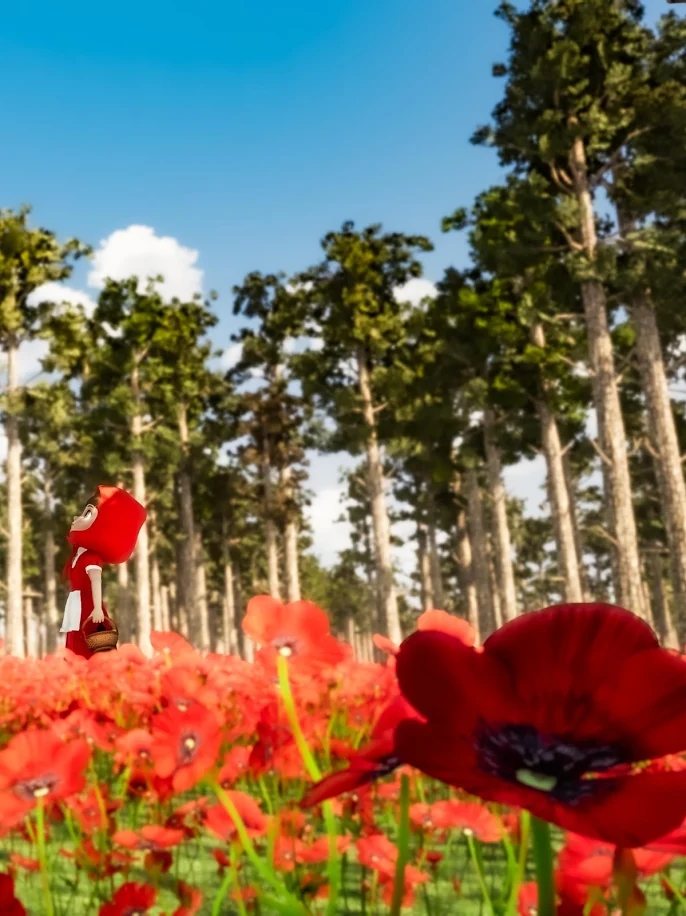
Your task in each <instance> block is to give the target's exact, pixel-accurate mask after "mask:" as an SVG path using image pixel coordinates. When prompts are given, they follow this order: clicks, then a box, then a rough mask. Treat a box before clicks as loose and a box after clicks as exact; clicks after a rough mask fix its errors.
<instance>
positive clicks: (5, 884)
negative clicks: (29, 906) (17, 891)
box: [0, 874, 26, 916]
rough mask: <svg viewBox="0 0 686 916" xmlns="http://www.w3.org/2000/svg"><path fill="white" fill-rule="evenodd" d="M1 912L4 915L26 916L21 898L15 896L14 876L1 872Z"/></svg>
mask: <svg viewBox="0 0 686 916" xmlns="http://www.w3.org/2000/svg"><path fill="white" fill-rule="evenodd" d="M0 913H2V914H3V916H26V910H25V909H24V905H23V904H22V902H21V901H20V900H18V899H17V898H16V897H15V896H14V878H13V877H12V875H3V874H0Z"/></svg>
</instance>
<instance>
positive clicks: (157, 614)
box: [150, 545, 164, 631]
mask: <svg viewBox="0 0 686 916" xmlns="http://www.w3.org/2000/svg"><path fill="white" fill-rule="evenodd" d="M150 588H151V590H152V626H153V629H154V630H158V631H161V630H163V629H164V627H163V625H162V585H161V582H160V561H159V559H158V558H157V551H156V550H155V547H154V545H153V548H152V556H151V561H150Z"/></svg>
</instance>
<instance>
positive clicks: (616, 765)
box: [394, 604, 686, 847]
mask: <svg viewBox="0 0 686 916" xmlns="http://www.w3.org/2000/svg"><path fill="white" fill-rule="evenodd" d="M397 676H398V681H399V684H400V688H401V690H402V692H403V694H404V696H405V697H406V699H407V700H408V702H409V703H411V705H412V706H413V707H414V708H416V709H417V710H418V711H419V712H420V713H421V714H422V715H423V716H424V717H425V719H426V721H425V722H419V721H403V722H401V723H400V724H399V725H398V726H397V728H396V731H395V748H394V750H395V753H396V754H397V756H398V757H399V758H400V760H402V761H403V762H405V763H409V764H411V765H413V766H416V767H417V768H418V769H420V770H422V771H423V772H425V773H427V774H428V775H430V776H433V777H435V778H437V779H440V780H442V781H443V782H446V783H449V784H450V785H454V786H458V787H460V788H462V789H466V790H467V791H468V792H471V793H473V794H475V795H480V796H481V797H482V798H486V799H491V800H493V801H497V802H501V803H504V804H511V805H517V806H520V807H523V808H528V809H529V810H530V811H532V812H533V813H534V814H536V815H537V816H539V817H541V818H543V819H545V820H548V821H551V822H552V823H555V824H559V825H560V826H561V827H564V828H566V829H568V830H572V831H574V832H576V833H580V834H583V835H586V836H591V837H595V838H597V839H601V840H605V841H606V842H609V843H613V844H616V845H619V846H623V847H633V846H644V845H646V844H647V843H649V842H650V841H651V840H653V839H655V838H656V837H659V836H661V835H662V834H664V833H667V831H669V830H670V829H672V828H674V827H676V826H677V825H678V824H679V823H680V822H681V821H682V820H683V818H684V815H686V773H685V772H684V771H681V772H645V771H644V772H641V771H640V770H637V768H636V767H635V766H634V765H635V764H638V763H640V762H642V761H643V762H644V761H646V760H650V759H651V758H657V757H661V756H663V755H665V754H670V753H677V752H679V751H682V750H684V749H685V748H686V663H685V662H684V661H683V660H682V659H681V658H680V657H679V656H677V655H675V654H673V653H671V652H668V651H667V650H664V649H661V648H660V647H659V645H658V642H657V639H656V637H655V635H654V634H653V632H652V630H651V629H650V627H648V626H647V624H645V623H644V622H643V621H641V620H640V619H639V618H638V617H636V616H634V615H633V614H631V613H630V612H629V611H625V610H623V609H622V608H618V607H613V606H611V605H602V604H589V605H584V604H576V605H561V606H559V607H552V608H546V609H545V610H543V611H538V612H534V613H530V614H526V615H524V616H522V617H519V618H517V619H516V620H514V621H511V622H510V623H507V624H505V626H503V627H501V628H500V629H499V630H497V631H496V632H495V633H493V634H492V635H491V636H490V637H489V638H488V639H487V640H486V642H485V644H484V647H483V650H482V651H481V652H479V651H477V650H475V649H473V648H470V647H469V646H465V645H464V643H463V642H461V641H460V640H458V639H455V638H454V637H451V636H448V635H446V634H444V633H438V632H430V631H425V632H422V633H414V634H412V635H411V636H410V637H408V639H406V640H405V642H404V643H403V645H402V646H401V649H400V652H399V654H398V657H397Z"/></svg>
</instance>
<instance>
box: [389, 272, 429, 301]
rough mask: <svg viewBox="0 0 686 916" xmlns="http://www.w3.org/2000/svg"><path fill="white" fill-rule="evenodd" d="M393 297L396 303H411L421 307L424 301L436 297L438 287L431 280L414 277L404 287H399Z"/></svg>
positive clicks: (394, 291)
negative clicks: (420, 304)
mask: <svg viewBox="0 0 686 916" xmlns="http://www.w3.org/2000/svg"><path fill="white" fill-rule="evenodd" d="M393 295H394V296H395V300H396V302H409V303H410V304H411V305H419V303H420V302H421V301H422V299H426V298H427V297H432V298H433V297H434V296H435V295H436V286H435V284H434V283H432V282H431V280H425V279H424V278H423V277H414V278H413V279H412V280H408V281H407V283H404V284H403V285H402V286H397V287H396V288H395V289H394V290H393Z"/></svg>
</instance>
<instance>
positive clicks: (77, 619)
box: [60, 486, 147, 658]
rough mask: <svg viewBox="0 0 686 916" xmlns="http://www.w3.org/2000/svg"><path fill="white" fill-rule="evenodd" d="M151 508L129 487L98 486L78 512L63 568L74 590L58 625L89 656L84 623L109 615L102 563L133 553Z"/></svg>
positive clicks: (76, 648) (80, 652) (91, 626)
mask: <svg viewBox="0 0 686 916" xmlns="http://www.w3.org/2000/svg"><path fill="white" fill-rule="evenodd" d="M146 516H147V513H146V511H145V509H144V508H143V506H141V504H140V503H139V502H137V501H136V500H135V499H134V498H133V496H131V494H130V493H127V492H126V490H121V489H120V488H119V487H106V486H99V487H98V488H97V490H96V492H95V494H94V496H93V497H92V499H90V500H89V502H88V504H87V505H86V508H85V509H84V510H83V512H82V513H81V515H77V516H74V521H73V522H72V525H71V528H70V529H69V534H68V535H67V540H68V541H69V543H70V544H71V545H72V555H71V557H70V559H69V560H68V561H67V564H66V566H65V572H66V574H67V577H68V578H69V585H70V588H71V590H70V592H69V595H68V597H67V604H66V607H65V609H64V619H63V620H62V626H61V627H60V632H61V633H66V634H67V638H66V647H67V649H71V651H72V652H75V653H76V654H77V655H82V656H83V657H84V658H90V656H91V655H92V654H93V653H92V652H91V650H90V649H89V648H88V645H87V644H86V640H85V638H84V632H83V629H84V628H85V629H86V630H88V631H90V630H95V629H96V628H97V626H98V624H101V623H102V622H103V620H104V619H105V617H107V619H108V620H109V619H110V618H109V614H108V613H107V608H106V607H105V605H104V604H103V601H102V567H103V564H105V563H125V562H126V560H128V559H129V557H130V556H131V554H132V553H133V550H134V547H135V546H136V540H137V538H138V532H139V531H140V529H141V527H142V525H143V522H144V521H145V519H146Z"/></svg>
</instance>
